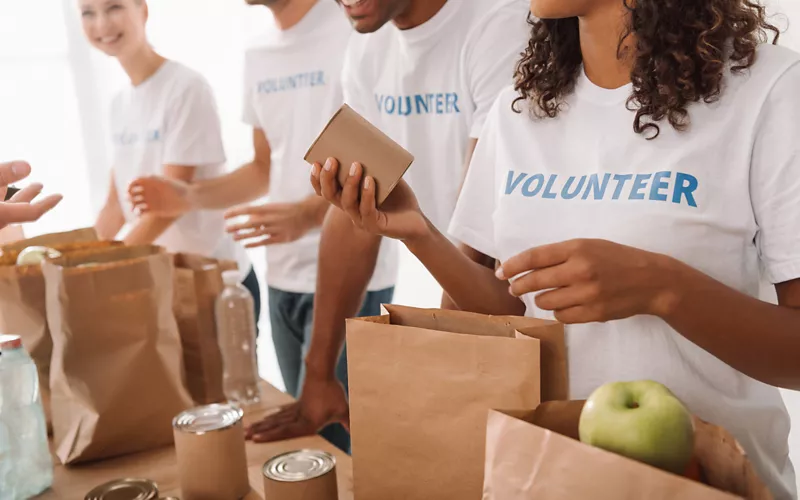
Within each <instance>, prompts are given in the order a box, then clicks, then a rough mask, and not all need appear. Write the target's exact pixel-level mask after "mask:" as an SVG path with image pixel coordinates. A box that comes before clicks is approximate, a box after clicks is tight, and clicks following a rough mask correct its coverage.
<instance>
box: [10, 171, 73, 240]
mask: <svg viewBox="0 0 800 500" xmlns="http://www.w3.org/2000/svg"><path fill="white" fill-rule="evenodd" d="M30 174H31V166H30V165H29V164H28V163H27V162H24V161H14V162H10V163H0V195H2V196H1V197H0V199H5V197H6V193H7V192H8V187H9V186H10V185H11V184H13V183H15V182H19V181H21V180H23V179H25V178H26V177H28V176H29V175H30ZM42 189H43V186H42V185H41V184H39V183H33V184H30V185H28V186H26V187H25V188H23V189H22V190H20V191H18V192H17V193H16V194H15V195H14V196H12V197H11V199H10V200H8V201H6V202H0V229H2V228H4V227H6V226H8V225H9V224H19V223H23V222H34V221H37V220H39V218H41V217H42V216H43V215H44V214H46V213H47V212H49V211H50V210H52V209H53V208H54V207H55V206H56V205H58V204H59V203H60V202H61V200H62V199H63V196H61V195H60V194H52V195H50V196H46V197H44V198H42V199H40V200H39V201H34V199H35V198H36V197H37V196H39V194H40V193H41V192H42Z"/></svg>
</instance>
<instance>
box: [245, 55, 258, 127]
mask: <svg viewBox="0 0 800 500" xmlns="http://www.w3.org/2000/svg"><path fill="white" fill-rule="evenodd" d="M251 65H252V63H251V62H250V58H247V60H246V62H245V67H244V88H243V89H242V96H243V97H242V121H243V122H244V123H246V124H247V125H250V126H253V127H256V128H261V124H260V123H259V121H258V113H257V112H256V105H255V98H256V90H257V85H258V84H257V83H256V82H255V81H254V78H253V77H252V72H251V67H252V66H251Z"/></svg>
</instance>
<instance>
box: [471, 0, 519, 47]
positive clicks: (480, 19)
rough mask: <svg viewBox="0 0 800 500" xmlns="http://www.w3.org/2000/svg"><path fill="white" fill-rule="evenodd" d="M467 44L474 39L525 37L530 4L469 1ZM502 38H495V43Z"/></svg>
mask: <svg viewBox="0 0 800 500" xmlns="http://www.w3.org/2000/svg"><path fill="white" fill-rule="evenodd" d="M470 3H471V4H472V7H471V10H470V13H469V17H470V19H469V24H468V36H467V42H469V41H470V40H471V39H475V38H489V37H495V36H497V35H499V34H504V35H505V37H503V38H508V37H514V36H518V35H520V34H521V33H522V34H525V35H524V36H526V35H527V32H528V29H529V26H528V15H529V14H530V2H528V1H527V0H471V1H470ZM503 38H495V39H494V41H495V42H500V41H502V39H503Z"/></svg>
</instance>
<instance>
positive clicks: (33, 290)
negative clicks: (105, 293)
mask: <svg viewBox="0 0 800 500" xmlns="http://www.w3.org/2000/svg"><path fill="white" fill-rule="evenodd" d="M115 244H118V243H116V242H100V241H97V234H96V233H95V232H94V229H79V230H77V231H70V232H66V233H57V234H46V235H43V236H37V237H35V238H30V239H27V240H21V241H16V242H14V243H13V244H10V245H5V246H3V247H2V248H0V250H1V251H2V252H1V253H0V331H2V332H5V333H13V334H15V335H19V336H20V337H22V343H23V345H24V346H25V349H26V350H27V351H28V353H30V355H31V358H33V361H34V362H35V363H36V368H37V370H38V372H39V383H40V393H41V396H42V404H43V405H44V410H45V417H46V420H47V424H48V428H50V426H51V424H50V422H51V420H50V387H49V379H50V354H51V352H52V350H53V343H52V341H51V340H50V331H49V330H48V328H47V316H46V311H45V300H44V277H43V276H42V269H41V267H40V266H17V265H16V263H17V256H18V255H19V253H20V251H22V250H24V249H25V248H27V247H29V246H41V245H45V246H49V247H51V248H54V249H56V250H58V251H60V252H63V253H69V252H72V251H76V250H79V249H82V248H88V247H93V246H96V247H108V246H112V245H115Z"/></svg>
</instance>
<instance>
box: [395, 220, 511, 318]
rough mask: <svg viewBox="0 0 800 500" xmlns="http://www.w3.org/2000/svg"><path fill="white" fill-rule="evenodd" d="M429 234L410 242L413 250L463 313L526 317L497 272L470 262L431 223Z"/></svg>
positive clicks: (480, 264)
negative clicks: (498, 277) (495, 273)
mask: <svg viewBox="0 0 800 500" xmlns="http://www.w3.org/2000/svg"><path fill="white" fill-rule="evenodd" d="M428 225H429V227H430V231H429V233H428V234H427V235H426V236H424V237H420V238H416V239H414V240H410V241H407V242H406V246H407V247H408V249H409V250H411V252H412V253H413V254H414V255H415V256H416V257H417V258H418V259H419V260H420V262H422V263H423V264H424V265H425V267H426V268H428V271H430V273H431V274H432V275H433V277H434V278H436V281H438V282H439V284H440V285H442V288H443V289H444V291H445V293H447V295H448V296H449V297H450V299H452V301H453V302H454V304H455V305H456V306H457V307H458V308H459V309H461V310H462V311H470V312H477V313H482V314H492V315H515V316H521V315H523V314H525V305H524V304H523V303H522V301H520V300H519V299H517V298H515V297H513V296H512V295H511V294H510V293H509V292H508V283H507V282H505V281H500V280H498V279H497V277H495V275H494V271H493V270H492V269H490V268H488V267H486V266H485V265H483V264H482V263H478V262H475V261H474V260H472V259H470V258H469V257H468V256H467V255H466V254H465V253H464V252H462V251H461V250H459V249H458V248H457V247H456V246H455V245H454V244H453V243H452V242H451V241H450V240H448V239H447V238H446V237H445V236H444V235H442V233H440V232H439V231H438V230H437V229H436V228H435V227H433V224H430V223H428Z"/></svg>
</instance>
